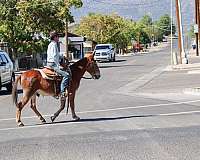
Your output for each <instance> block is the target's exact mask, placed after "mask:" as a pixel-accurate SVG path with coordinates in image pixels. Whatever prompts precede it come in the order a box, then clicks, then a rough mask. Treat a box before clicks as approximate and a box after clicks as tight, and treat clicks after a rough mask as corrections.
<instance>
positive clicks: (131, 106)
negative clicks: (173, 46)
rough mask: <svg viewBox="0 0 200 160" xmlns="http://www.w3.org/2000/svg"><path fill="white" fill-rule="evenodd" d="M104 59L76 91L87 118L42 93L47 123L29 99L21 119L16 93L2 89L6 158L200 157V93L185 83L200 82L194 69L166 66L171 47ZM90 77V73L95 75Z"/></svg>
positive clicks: (0, 137)
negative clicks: (20, 123)
mask: <svg viewBox="0 0 200 160" xmlns="http://www.w3.org/2000/svg"><path fill="white" fill-rule="evenodd" d="M116 60H117V61H116V62H112V63H99V67H100V71H101V78H100V79H99V80H90V79H83V80H82V81H81V85H80V88H79V90H78V92H77V97H76V103H75V104H76V112H77V114H78V116H80V117H81V121H79V122H73V121H72V119H71V115H70V114H69V115H67V116H66V113H65V112H66V110H65V111H64V112H62V114H61V115H60V116H59V118H58V119H56V121H55V123H51V122H50V115H52V114H53V113H54V112H55V111H56V110H57V109H58V106H59V101H58V100H56V99H54V98H52V97H40V98H39V99H38V109H39V110H40V111H41V113H42V114H43V115H45V118H46V120H47V124H44V125H41V124H40V121H39V120H38V119H37V117H35V115H34V113H33V112H32V110H31V109H30V107H29V106H27V107H26V108H25V109H24V110H23V114H22V121H23V123H24V124H25V126H24V127H22V128H19V127H17V126H16V123H15V107H14V106H13V104H12V101H11V96H10V95H9V94H7V93H6V92H4V91H1V92H0V159H1V160H29V159H30V160H55V159H56V160H199V159H200V151H199V147H200V138H199V137H200V125H199V124H200V118H199V114H200V108H199V106H200V99H199V96H197V95H188V94H184V93H183V90H184V89H185V88H188V87H191V86H192V87H195V86H196V85H198V79H199V75H191V74H190V75H189V74H187V73H188V70H184V71H167V70H166V66H167V65H168V64H169V63H170V51H169V47H168V48H164V49H163V50H161V51H157V52H152V53H148V54H137V55H133V56H127V57H126V56H122V57H117V58H116ZM85 76H86V77H90V76H89V75H88V74H86V75H85Z"/></svg>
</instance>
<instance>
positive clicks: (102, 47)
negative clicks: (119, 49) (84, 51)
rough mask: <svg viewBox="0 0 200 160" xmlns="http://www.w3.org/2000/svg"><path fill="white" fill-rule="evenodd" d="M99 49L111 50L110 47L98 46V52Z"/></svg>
mask: <svg viewBox="0 0 200 160" xmlns="http://www.w3.org/2000/svg"><path fill="white" fill-rule="evenodd" d="M99 49H110V46H108V45H106V46H96V50H99Z"/></svg>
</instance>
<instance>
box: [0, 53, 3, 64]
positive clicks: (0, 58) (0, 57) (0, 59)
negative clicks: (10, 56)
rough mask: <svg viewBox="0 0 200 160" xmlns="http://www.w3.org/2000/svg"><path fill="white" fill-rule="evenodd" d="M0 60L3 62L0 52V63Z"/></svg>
mask: <svg viewBox="0 0 200 160" xmlns="http://www.w3.org/2000/svg"><path fill="white" fill-rule="evenodd" d="M2 62H3V60H2V55H1V54H0V63H2Z"/></svg>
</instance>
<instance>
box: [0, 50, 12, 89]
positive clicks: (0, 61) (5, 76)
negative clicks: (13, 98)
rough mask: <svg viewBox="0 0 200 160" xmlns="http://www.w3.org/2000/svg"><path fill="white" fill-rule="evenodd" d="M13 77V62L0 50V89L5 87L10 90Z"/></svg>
mask: <svg viewBox="0 0 200 160" xmlns="http://www.w3.org/2000/svg"><path fill="white" fill-rule="evenodd" d="M14 79H15V74H14V69H13V62H12V61H11V59H10V57H9V56H8V54H7V53H6V52H5V51H2V50H0V90H1V88H2V87H6V88H7V91H8V92H11V91H12V83H13V81H14Z"/></svg>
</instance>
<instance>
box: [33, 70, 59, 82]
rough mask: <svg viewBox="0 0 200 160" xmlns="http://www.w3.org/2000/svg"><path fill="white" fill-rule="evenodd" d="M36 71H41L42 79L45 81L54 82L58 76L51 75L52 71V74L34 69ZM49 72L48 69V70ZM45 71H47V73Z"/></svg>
mask: <svg viewBox="0 0 200 160" xmlns="http://www.w3.org/2000/svg"><path fill="white" fill-rule="evenodd" d="M34 70H36V71H39V72H40V74H41V75H42V78H44V79H48V80H54V77H55V76H57V74H51V73H52V71H50V74H49V73H48V72H47V74H46V73H45V72H44V69H34ZM46 70H48V69H46ZM46 70H45V71H46Z"/></svg>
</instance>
